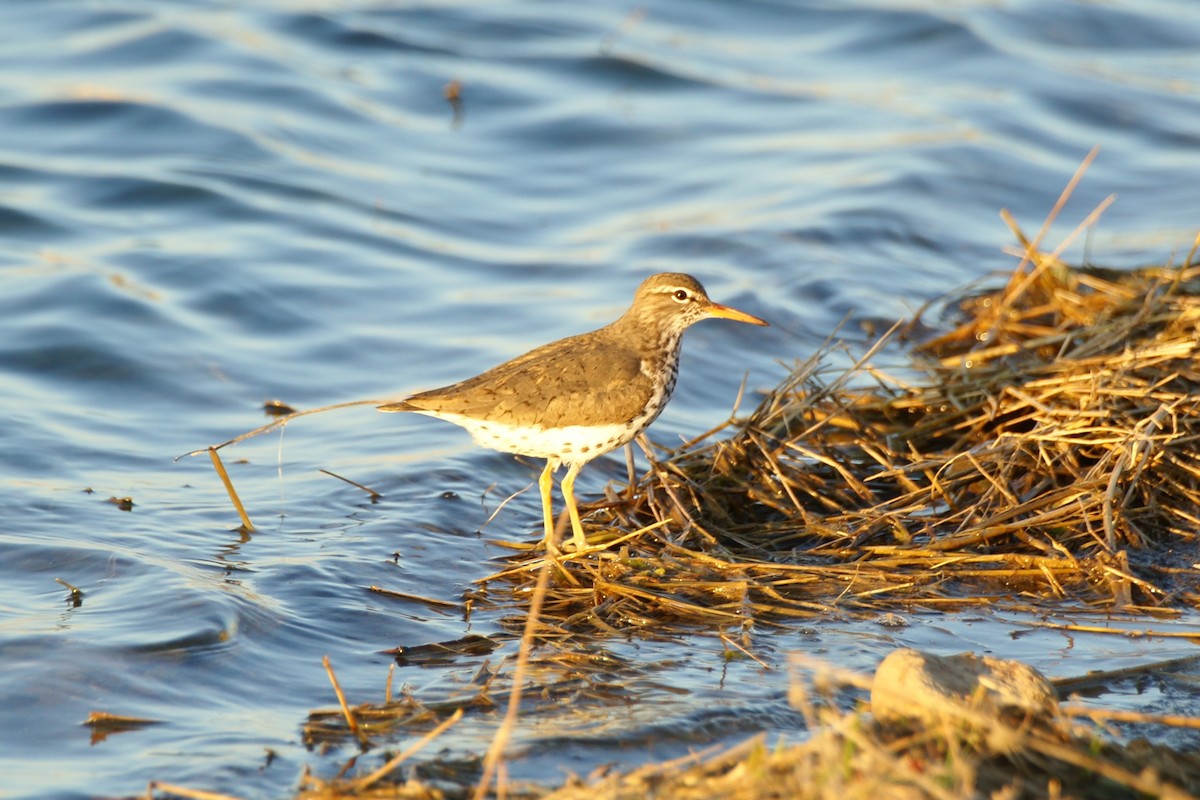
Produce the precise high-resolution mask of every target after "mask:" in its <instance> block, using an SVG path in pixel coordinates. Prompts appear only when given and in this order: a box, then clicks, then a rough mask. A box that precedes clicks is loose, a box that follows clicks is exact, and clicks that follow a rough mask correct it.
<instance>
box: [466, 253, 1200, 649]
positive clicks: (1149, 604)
mask: <svg viewBox="0 0 1200 800" xmlns="http://www.w3.org/2000/svg"><path fill="white" fill-rule="evenodd" d="M1028 262H1029V268H1028V269H1024V268H1019V269H1018V270H1017V271H1016V272H1015V273H1013V274H1012V275H1011V276H1010V277H1009V278H1008V279H1007V280H1006V281H1004V283H1003V285H1002V286H999V287H996V288H993V289H991V290H988V291H981V292H977V293H973V294H970V295H966V296H962V297H960V298H958V299H956V300H953V301H947V304H946V314H947V315H948V316H950V317H951V320H952V324H953V327H952V329H951V330H949V332H947V333H944V334H942V335H939V336H936V337H932V338H930V337H926V338H925V339H924V340H918V341H916V342H915V344H914V346H913V348H912V349H911V359H910V361H909V363H908V364H906V365H904V367H903V368H902V369H897V370H895V371H894V372H895V373H896V374H893V373H892V372H889V371H885V370H883V369H880V368H878V367H877V366H876V363H877V360H878V358H879V357H880V354H881V353H884V352H890V351H892V350H894V345H896V344H897V343H898V342H899V341H900V340H901V339H904V338H908V339H909V340H910V341H911V340H912V339H913V338H914V337H915V336H916V334H915V331H917V330H918V327H919V325H920V319H919V317H918V318H914V319H912V320H909V321H907V322H906V323H903V324H901V325H898V326H897V327H896V328H893V329H892V331H890V332H889V333H888V334H887V335H885V336H884V337H883V338H882V339H880V340H879V341H878V342H877V343H876V344H875V345H874V346H873V347H871V348H870V349H869V350H868V351H867V353H866V354H865V355H863V356H861V357H859V358H858V359H857V360H856V361H855V363H854V366H853V367H852V368H851V369H849V370H839V371H837V372H834V373H833V374H832V376H830V373H831V369H830V368H829V367H828V362H829V361H830V358H831V356H832V355H834V352H833V346H832V345H830V346H829V347H827V348H826V349H824V350H823V351H822V352H821V353H818V354H817V355H816V356H814V357H812V358H811V359H809V360H807V361H805V362H803V363H801V364H799V365H797V367H796V368H795V370H794V371H793V372H792V374H791V375H790V376H789V378H788V379H787V380H786V381H784V383H783V384H781V385H780V386H779V387H777V388H776V389H774V390H772V391H770V392H769V393H767V394H766V396H765V397H764V398H763V399H762V400H761V402H760V403H759V404H758V407H757V408H755V409H754V410H753V411H752V412H751V413H750V415H749V416H748V417H746V418H745V419H742V420H739V421H730V422H729V423H728V427H729V428H730V431H731V435H729V436H728V438H726V439H724V440H721V441H716V442H713V443H711V444H708V445H706V446H703V447H693V448H684V449H683V450H681V451H679V452H677V453H674V454H670V455H669V456H668V457H666V458H665V459H662V460H655V461H654V463H653V466H652V469H651V470H650V471H649V473H648V474H647V475H646V476H644V477H643V478H642V479H641V480H640V482H639V483H638V484H637V486H636V489H635V491H633V492H632V493H631V494H628V495H623V496H618V495H615V494H612V495H611V496H610V497H609V498H607V500H606V501H605V502H603V503H601V504H599V507H597V508H596V509H595V511H594V512H593V513H592V514H591V515H590V517H589V519H590V523H591V524H590V526H589V527H590V531H589V538H590V541H591V542H592V544H593V545H597V547H596V548H593V549H592V550H589V551H588V552H586V553H584V554H582V555H580V556H576V557H569V558H567V559H565V560H563V561H562V562H560V563H558V564H557V565H556V568H555V580H554V581H553V583H552V586H551V590H550V593H549V595H548V597H547V599H546V607H545V609H544V611H543V622H544V623H549V624H553V625H558V626H560V627H562V628H564V629H566V630H574V631H588V632H591V633H600V632H605V631H611V630H628V629H630V628H638V629H641V630H643V631H647V632H649V631H654V632H659V633H665V634H669V633H673V632H675V631H677V630H684V629H691V630H694V629H695V628H697V627H703V628H709V629H713V628H715V629H717V630H721V631H726V630H729V629H731V628H736V627H740V626H743V625H746V624H748V623H752V622H753V623H758V624H767V625H771V624H778V623H780V622H783V621H785V620H787V619H789V618H797V617H798V618H805V617H813V616H824V615H827V614H829V613H831V612H835V611H843V612H847V613H853V612H860V611H871V612H878V611H879V610H881V609H888V608H893V607H897V606H906V607H912V606H924V607H943V608H944V607H947V606H955V607H962V606H969V605H971V604H973V603H987V604H990V603H992V602H994V601H996V600H998V599H1002V600H1004V601H1005V602H1008V603H1010V604H1017V605H1038V604H1042V603H1044V602H1046V601H1052V602H1055V603H1059V602H1062V601H1064V600H1065V601H1071V602H1072V604H1073V605H1075V606H1076V607H1077V608H1082V609H1085V610H1086V609H1093V610H1096V611H1104V612H1111V611H1114V610H1125V611H1133V612H1138V613H1154V614H1172V613H1174V611H1175V610H1177V609H1178V608H1180V607H1190V606H1194V605H1195V604H1196V601H1197V599H1198V595H1197V587H1196V581H1195V570H1194V569H1193V568H1192V564H1194V563H1195V562H1196V561H1197V560H1200V551H1198V548H1197V535H1196V531H1197V530H1198V529H1200V447H1198V446H1197V444H1198V440H1200V362H1198V361H1197V357H1196V356H1197V348H1198V344H1197V342H1198V338H1197V324H1198V323H1200V267H1183V268H1171V267H1156V268H1149V269H1142V270H1137V271H1132V272H1114V271H1108V270H1100V269H1084V268H1072V267H1068V266H1066V265H1064V264H1062V263H1061V262H1059V261H1057V260H1056V259H1055V258H1053V257H1051V256H1049V255H1047V254H1044V253H1039V252H1036V251H1033V252H1031V254H1030V258H1029V259H1028ZM898 375H902V376H903V377H898ZM614 542H615V543H614ZM606 543H609V544H608V545H607V546H606V547H605V545H606ZM541 562H542V556H541V555H539V554H534V553H532V552H529V553H525V554H522V555H519V556H517V557H516V558H515V563H514V564H513V565H512V567H511V568H509V569H507V570H504V571H502V572H500V573H497V574H496V575H494V576H492V577H491V579H489V580H492V581H495V580H503V581H505V582H508V583H509V584H510V588H512V589H514V590H515V591H514V594H513V597H519V596H520V595H521V594H522V592H521V591H520V587H521V586H524V585H526V584H528V582H529V581H531V580H532V575H533V571H534V570H533V568H534V567H535V566H537V565H539V564H540V563H541Z"/></svg>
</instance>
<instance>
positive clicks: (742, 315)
mask: <svg viewBox="0 0 1200 800" xmlns="http://www.w3.org/2000/svg"><path fill="white" fill-rule="evenodd" d="M708 315H709V316H710V317H720V318H721V319H731V320H733V321H735V322H749V323H750V324H751V325H764V326H765V325H767V321H766V320H765V319H759V318H758V317H756V316H754V315H753V314H747V313H746V312H745V311H738V310H737V309H736V308H730V307H729V306H723V305H721V304H720V303H713V304H712V305H711V306H709V307H708Z"/></svg>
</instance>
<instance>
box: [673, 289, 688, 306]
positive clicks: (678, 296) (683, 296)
mask: <svg viewBox="0 0 1200 800" xmlns="http://www.w3.org/2000/svg"><path fill="white" fill-rule="evenodd" d="M671 296H672V297H674V298H675V302H677V303H682V302H684V301H686V300H687V299H688V293H687V290H686V289H676V290H675V294H673V295H671Z"/></svg>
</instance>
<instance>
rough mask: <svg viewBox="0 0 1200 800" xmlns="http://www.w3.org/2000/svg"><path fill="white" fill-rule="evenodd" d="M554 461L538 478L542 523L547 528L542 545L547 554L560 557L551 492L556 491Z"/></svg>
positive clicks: (548, 462) (548, 464)
mask: <svg viewBox="0 0 1200 800" xmlns="http://www.w3.org/2000/svg"><path fill="white" fill-rule="evenodd" d="M555 466H556V465H555V464H554V462H553V461H547V462H546V468H545V469H544V470H542V475H541V477H540V478H538V489H539V490H541V493H542V521H543V523H544V524H545V526H546V535H545V538H543V539H542V544H543V545H545V547H546V552H547V553H549V554H550V555H558V553H559V550H558V543H557V542H555V541H554V509H553V507H552V506H551V502H550V492H551V490H552V489H554V467H555Z"/></svg>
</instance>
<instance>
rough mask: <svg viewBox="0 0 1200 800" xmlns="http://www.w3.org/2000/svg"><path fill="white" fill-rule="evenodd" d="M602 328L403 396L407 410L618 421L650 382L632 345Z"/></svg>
mask: <svg viewBox="0 0 1200 800" xmlns="http://www.w3.org/2000/svg"><path fill="white" fill-rule="evenodd" d="M605 334H606V331H605V329H601V330H599V331H594V332H592V333H590V334H584V335H582V336H572V337H570V338H567V339H561V340H559V341H557V342H552V343H550V344H548V345H545V346H543V347H539V348H538V349H536V350H532V351H530V352H528V353H526V354H525V355H522V356H518V357H517V358H514V359H513V360H512V361H506V362H505V363H503V364H501V365H499V366H497V367H493V368H492V369H490V370H488V371H487V372H484V373H481V374H480V375H477V376H475V377H474V378H468V379H467V380H465V381H461V382H460V383H456V384H454V385H452V386H446V387H444V388H441V389H433V390H431V391H428V392H422V393H421V394H418V395H414V396H413V397H410V398H408V400H407V404H408V406H410V407H413V408H414V409H423V410H426V411H434V412H438V411H440V412H445V413H452V414H465V415H468V416H472V417H478V418H480V419H488V420H495V421H497V422H510V423H516V424H523V425H534V424H541V425H555V426H561V425H583V424H595V423H596V421H597V420H601V421H604V422H624V421H627V420H630V419H633V418H634V417H636V416H637V415H638V414H640V413H641V412H642V409H643V408H644V407H645V403H646V398H647V397H648V396H649V394H650V392H651V389H652V386H651V382H650V380H649V379H648V378H647V377H646V376H645V375H644V374H642V359H641V356H640V355H639V354H638V353H636V352H635V351H633V350H631V349H629V348H626V347H623V346H621V345H620V344H619V343H617V342H615V341H613V340H612V338H611V337H609V336H607V335H605Z"/></svg>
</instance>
